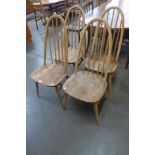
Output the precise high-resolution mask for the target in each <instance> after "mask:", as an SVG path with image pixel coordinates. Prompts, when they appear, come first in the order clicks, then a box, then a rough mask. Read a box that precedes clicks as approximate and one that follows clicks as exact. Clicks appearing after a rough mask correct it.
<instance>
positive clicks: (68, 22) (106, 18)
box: [31, 1, 124, 123]
mask: <svg viewBox="0 0 155 155" xmlns="http://www.w3.org/2000/svg"><path fill="white" fill-rule="evenodd" d="M87 5H92V1H90V2H86V3H85V4H84V5H83V8H85V7H87ZM111 28H112V29H111ZM88 31H89V33H90V34H89V38H88V43H89V45H87V46H86V42H87V37H88ZM123 33H124V15H123V12H122V11H121V9H119V8H118V7H110V8H109V9H107V10H106V11H105V13H104V15H103V18H96V19H93V20H91V21H90V22H89V23H88V24H87V25H85V13H84V10H83V9H82V7H81V6H79V5H75V6H72V7H71V8H70V9H69V10H68V12H67V15H66V18H65V20H64V19H63V18H62V17H61V16H59V15H57V14H54V15H52V16H51V17H50V18H49V20H48V22H47V25H46V31H45V38H44V65H43V66H41V67H39V68H38V69H36V70H35V71H33V73H32V75H31V77H32V79H33V80H34V81H35V84H36V90H37V95H38V96H39V87H38V86H39V84H41V85H45V86H50V87H55V90H56V93H57V96H58V98H59V99H60V102H61V104H62V106H63V108H64V109H65V108H66V105H67V98H68V95H70V96H72V97H74V98H76V99H79V100H81V101H84V102H86V103H89V104H92V105H93V108H94V112H95V117H96V121H97V123H99V112H98V105H99V103H100V100H101V98H102V96H103V95H104V94H105V91H106V89H107V87H108V88H109V92H111V78H112V75H113V73H115V71H116V69H117V67H118V60H119V54H120V49H121V44H122V38H123ZM47 52H49V53H50V58H51V60H50V62H48V63H47V59H46V57H47V56H46V55H47ZM83 60H84V61H83ZM82 61H83V63H82V64H81V65H80V67H79V64H80V63H81V62H82ZM68 64H73V66H74V74H73V75H71V77H69V74H68ZM80 70H81V71H80ZM62 87H63V90H64V92H65V95H64V101H63V100H62V97H61V93H60V91H61V88H62Z"/></svg>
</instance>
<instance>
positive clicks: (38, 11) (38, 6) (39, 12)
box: [31, 0, 53, 30]
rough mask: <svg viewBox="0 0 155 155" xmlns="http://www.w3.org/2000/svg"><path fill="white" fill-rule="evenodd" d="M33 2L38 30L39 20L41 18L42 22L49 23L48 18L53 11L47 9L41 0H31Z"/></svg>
mask: <svg viewBox="0 0 155 155" xmlns="http://www.w3.org/2000/svg"><path fill="white" fill-rule="evenodd" d="M31 3H32V7H33V12H34V19H35V22H36V27H37V30H38V24H37V22H38V21H39V20H42V23H43V24H46V23H47V21H46V18H47V17H50V16H51V15H52V14H53V13H52V12H49V11H48V10H47V8H46V9H45V8H44V6H43V5H42V2H41V0H31Z"/></svg>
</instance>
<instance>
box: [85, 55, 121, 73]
mask: <svg viewBox="0 0 155 155" xmlns="http://www.w3.org/2000/svg"><path fill="white" fill-rule="evenodd" d="M101 59H103V56H102V57H101ZM83 63H84V67H85V68H88V64H89V68H90V69H91V70H94V71H98V65H99V72H102V71H103V72H104V70H105V68H103V63H104V62H101V61H100V62H99V60H96V61H95V64H94V60H93V59H90V62H89V58H88V57H86V59H85V60H84V62H83ZM118 64H119V63H118V62H116V61H115V59H114V58H113V57H111V59H110V65H109V69H108V73H113V72H115V71H116V69H117V67H118ZM104 67H105V65H104Z"/></svg>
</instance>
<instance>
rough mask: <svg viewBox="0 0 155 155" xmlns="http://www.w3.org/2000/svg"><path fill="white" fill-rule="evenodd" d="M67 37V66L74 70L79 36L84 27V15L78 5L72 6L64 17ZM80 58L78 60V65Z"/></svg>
mask: <svg viewBox="0 0 155 155" xmlns="http://www.w3.org/2000/svg"><path fill="white" fill-rule="evenodd" d="M65 21H66V27H67V36H68V41H69V44H68V45H69V47H68V64H72V65H73V67H74V68H75V63H76V61H77V59H76V58H77V51H78V50H77V49H78V45H79V42H80V36H81V33H82V30H83V28H84V26H85V14H84V10H83V8H82V7H81V6H80V5H74V6H72V7H71V8H70V9H69V10H68V12H67V15H66V19H65ZM81 61H82V58H79V60H78V62H79V63H80V62H81Z"/></svg>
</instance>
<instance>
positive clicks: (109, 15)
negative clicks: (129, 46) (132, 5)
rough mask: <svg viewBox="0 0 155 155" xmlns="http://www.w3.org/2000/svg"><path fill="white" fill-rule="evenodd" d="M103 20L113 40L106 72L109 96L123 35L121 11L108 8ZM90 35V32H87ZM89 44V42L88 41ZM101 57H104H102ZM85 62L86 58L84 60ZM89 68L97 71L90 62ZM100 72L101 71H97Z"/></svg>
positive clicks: (115, 8)
mask: <svg viewBox="0 0 155 155" xmlns="http://www.w3.org/2000/svg"><path fill="white" fill-rule="evenodd" d="M103 19H105V20H106V21H107V23H108V24H109V25H110V26H111V28H112V39H113V45H112V55H111V59H110V66H109V70H108V73H109V74H108V90H109V95H110V96H111V92H112V76H113V75H114V74H115V73H116V70H117V67H118V64H119V54H120V50H121V44H122V39H123V34H124V15H123V12H122V10H121V9H120V8H119V7H115V6H114V7H110V8H108V9H107V10H106V11H105V12H104V14H103ZM89 33H90V32H89ZM89 42H90V41H89ZM101 57H104V55H102V56H101ZM85 61H87V58H86V59H85ZM90 66H91V67H90V68H91V69H92V70H95V71H97V70H98V68H96V67H95V68H93V63H91V62H90ZM87 67H88V64H87V63H85V68H87ZM99 71H100V72H102V70H99Z"/></svg>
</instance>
